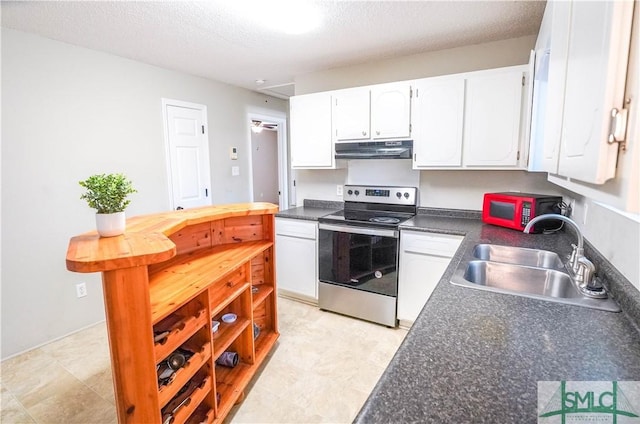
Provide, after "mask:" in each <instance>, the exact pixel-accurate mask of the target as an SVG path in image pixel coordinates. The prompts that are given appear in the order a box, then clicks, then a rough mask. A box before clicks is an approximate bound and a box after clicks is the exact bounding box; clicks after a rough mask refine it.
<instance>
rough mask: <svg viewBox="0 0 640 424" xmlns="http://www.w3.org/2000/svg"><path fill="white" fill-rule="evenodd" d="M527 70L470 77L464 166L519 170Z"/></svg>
mask: <svg viewBox="0 0 640 424" xmlns="http://www.w3.org/2000/svg"><path fill="white" fill-rule="evenodd" d="M524 74H525V67H522V66H517V67H509V68H501V69H494V70H490V71H483V72H475V73H473V74H470V75H469V76H468V77H467V82H466V84H467V86H466V99H465V109H464V121H465V122H464V148H463V154H462V157H463V164H464V165H465V166H467V167H482V168H493V167H496V168H501V167H511V168H515V167H517V166H518V163H519V159H520V152H519V149H520V140H521V137H520V130H521V128H520V122H521V118H522V116H521V115H522V113H521V112H522V93H523V88H524Z"/></svg>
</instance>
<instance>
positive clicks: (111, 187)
mask: <svg viewBox="0 0 640 424" xmlns="http://www.w3.org/2000/svg"><path fill="white" fill-rule="evenodd" d="M79 183H80V185H81V186H82V187H84V188H86V189H87V191H86V192H85V193H84V194H82V196H80V198H81V199H85V200H86V201H87V203H88V204H89V207H90V208H93V209H96V210H97V211H98V213H116V212H122V211H124V210H125V208H126V207H127V206H128V205H129V203H130V202H131V200H129V199H127V196H128V195H130V194H131V193H136V192H137V190H136V189H134V188H133V186H132V185H131V181H129V180H128V179H127V178H126V177H125V176H124V175H123V174H99V175H92V176H90V177H89V178H87V179H86V180H84V181H80V182H79Z"/></svg>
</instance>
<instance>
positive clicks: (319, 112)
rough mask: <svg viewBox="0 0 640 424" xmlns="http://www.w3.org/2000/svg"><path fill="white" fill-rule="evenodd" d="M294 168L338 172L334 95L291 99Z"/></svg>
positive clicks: (313, 95)
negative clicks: (333, 130) (332, 107)
mask: <svg viewBox="0 0 640 424" xmlns="http://www.w3.org/2000/svg"><path fill="white" fill-rule="evenodd" d="M289 111H290V117H291V123H290V133H291V142H290V145H291V167H292V168H318V169H321V168H328V169H331V168H334V167H335V159H334V151H333V141H332V137H331V94H330V93H326V92H325V93H316V94H305V95H302V96H293V97H291V98H290V99H289Z"/></svg>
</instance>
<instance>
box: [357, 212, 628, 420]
mask: <svg viewBox="0 0 640 424" xmlns="http://www.w3.org/2000/svg"><path fill="white" fill-rule="evenodd" d="M401 228H402V229H411V230H415V231H427V232H437V233H445V234H459V235H464V236H465V238H464V240H463V242H462V244H461V246H460V248H459V249H458V251H457V252H456V254H455V256H454V258H453V259H452V261H451V264H450V266H449V267H448V269H447V270H446V271H445V273H444V275H443V277H442V279H441V281H440V282H439V284H438V285H437V287H436V289H435V290H434V292H433V294H432V296H431V297H430V299H429V300H428V302H427V304H426V305H425V307H424V309H423V310H422V312H421V313H420V315H419V316H418V318H417V320H416V322H415V323H414V325H413V326H412V327H411V329H410V330H409V332H408V334H407V336H406V338H405V340H404V342H403V343H402V345H401V346H400V348H399V349H398V351H397V353H396V354H395V356H394V358H393V359H392V361H391V363H390V364H389V366H388V368H387V369H386V370H385V372H384V374H383V375H382V377H381V378H380V380H379V381H378V383H377V385H376V387H375V388H374V390H373V392H372V393H371V395H370V396H369V399H368V400H367V401H366V403H365V404H364V406H363V407H362V409H361V411H360V413H359V414H358V416H357V417H356V419H355V422H356V423H363V424H364V423H366V424H370V423H410V422H419V423H481V422H486V423H528V422H536V421H537V408H538V398H537V384H538V381H560V380H568V381H589V380H604V381H611V380H618V381H621V380H640V331H639V330H638V322H639V321H640V320H639V318H638V316H639V315H640V314H639V313H638V310H640V306H639V305H640V301H639V299H640V294H639V293H638V290H636V289H635V288H633V287H632V286H631V284H630V283H629V282H628V281H626V280H625V279H624V277H623V276H621V275H620V274H619V273H617V271H615V269H613V268H612V267H610V265H606V264H602V263H601V261H602V260H604V259H602V258H600V257H598V258H594V257H595V256H598V255H599V254H598V253H597V252H596V251H595V250H594V249H593V247H592V246H590V245H587V246H585V251H586V254H587V256H588V257H589V258H590V259H592V260H594V259H595V260H594V262H596V266H597V267H598V269H600V270H606V272H607V274H610V275H607V276H606V278H607V281H605V285H606V286H607V287H608V288H610V290H611V292H612V293H614V295H615V298H616V300H617V301H618V303H619V304H620V305H621V306H622V309H623V312H622V313H612V312H603V311H598V310H594V309H587V308H583V307H577V306H569V305H563V304H558V303H552V302H546V301H542V300H536V299H530V298H524V297H519V296H512V295H505V294H499V293H492V292H487V291H480V290H473V289H469V288H465V287H459V286H454V285H453V284H451V283H450V282H449V279H450V277H451V275H452V274H453V272H454V271H455V269H456V268H457V266H458V264H459V262H460V260H461V258H462V257H463V256H464V253H465V252H466V251H467V249H469V248H472V247H473V246H475V244H477V243H479V242H489V243H496V244H504V245H514V246H522V247H530V248H541V249H548V250H553V251H556V252H558V253H559V254H561V255H566V254H568V253H569V252H570V250H571V247H570V245H571V243H572V242H573V243H575V236H574V235H573V234H572V232H571V230H568V231H567V232H559V233H556V234H550V235H542V234H534V235H526V234H523V233H520V232H517V231H513V230H508V229H503V228H498V227H494V226H490V225H484V224H482V223H481V222H480V220H478V219H477V218H476V219H469V218H452V217H448V216H441V215H425V214H419V215H417V216H416V217H415V218H413V219H412V220H410V221H407V222H405V223H403V225H402V226H401Z"/></svg>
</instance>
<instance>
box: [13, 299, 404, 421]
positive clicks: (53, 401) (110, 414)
mask: <svg viewBox="0 0 640 424" xmlns="http://www.w3.org/2000/svg"><path fill="white" fill-rule="evenodd" d="M278 308H279V315H278V319H279V324H280V339H279V341H278V343H277V345H276V348H275V349H274V351H273V352H272V354H270V356H269V358H268V359H267V361H266V363H265V366H264V367H263V368H262V370H261V372H260V374H259V375H258V376H256V378H255V379H254V380H253V383H252V385H251V387H250V388H249V390H248V391H247V392H246V394H247V396H246V398H245V400H244V401H243V402H242V403H241V404H239V405H238V406H236V407H235V408H234V410H232V412H231V414H230V415H229V417H228V418H229V419H228V421H231V422H233V423H300V422H305V423H312V422H317V423H323V422H324V423H328V422H330V423H347V422H351V421H352V420H353V418H354V417H355V416H356V414H357V413H358V411H359V410H360V407H361V406H362V404H363V403H364V401H365V400H366V398H367V396H368V395H369V393H370V392H371V390H372V389H373V386H374V385H375V383H376V381H377V380H378V378H379V377H380V375H381V374H382V372H383V371H384V369H385V367H386V366H387V364H388V363H389V361H390V360H391V357H392V356H393V354H394V352H395V351H396V349H397V348H398V346H399V345H400V343H401V342H402V340H403V339H404V336H405V335H406V331H405V330H402V329H389V328H386V327H383V326H380V325H376V324H371V323H368V322H364V321H360V320H356V319H352V318H348V317H344V316H341V315H337V314H333V313H330V312H323V311H320V310H319V309H318V308H316V307H314V306H310V305H306V304H303V303H299V302H295V301H292V300H288V299H283V298H279V299H278ZM0 367H1V375H0V390H1V395H2V398H1V403H0V409H1V416H0V422H2V423H12V424H13V423H15V424H18V423H42V424H44V423H52V424H59V423H69V424H72V423H78V424H89V423H91V424H93V423H96V424H97V423H115V422H116V421H117V419H116V412H115V407H114V395H113V386H112V382H111V368H110V361H109V345H108V341H107V335H106V326H105V324H104V323H102V324H98V325H95V326H93V327H90V328H88V329H86V330H83V331H80V332H78V333H76V334H73V335H71V336H68V337H66V338H64V339H62V340H58V341H56V342H53V343H50V344H48V345H46V346H43V347H40V348H38V349H34V350H32V351H30V352H27V353H24V354H22V355H19V356H17V357H14V358H11V359H8V360H6V361H3V362H2V363H1V364H0Z"/></svg>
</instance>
